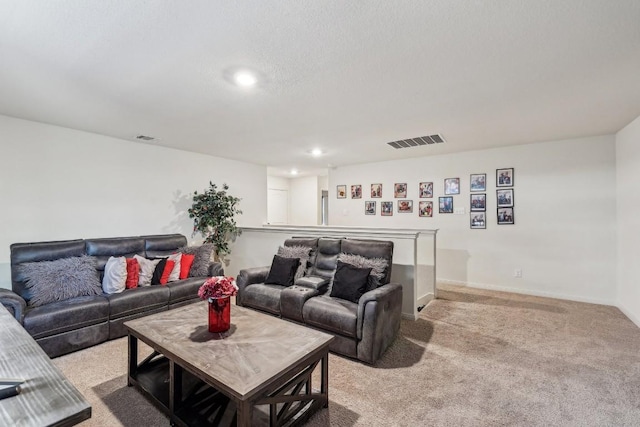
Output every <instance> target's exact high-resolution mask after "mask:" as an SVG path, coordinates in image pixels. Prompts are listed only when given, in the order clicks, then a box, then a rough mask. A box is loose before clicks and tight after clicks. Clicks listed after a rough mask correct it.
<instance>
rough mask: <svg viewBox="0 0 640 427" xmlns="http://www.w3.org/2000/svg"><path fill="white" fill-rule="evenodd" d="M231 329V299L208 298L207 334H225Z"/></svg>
mask: <svg viewBox="0 0 640 427" xmlns="http://www.w3.org/2000/svg"><path fill="white" fill-rule="evenodd" d="M230 327H231V297H220V298H209V332H225V331H228V330H229V328H230Z"/></svg>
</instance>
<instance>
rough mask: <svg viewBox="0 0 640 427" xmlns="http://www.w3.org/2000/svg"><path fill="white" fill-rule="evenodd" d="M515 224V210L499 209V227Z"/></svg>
mask: <svg viewBox="0 0 640 427" xmlns="http://www.w3.org/2000/svg"><path fill="white" fill-rule="evenodd" d="M503 224H515V221H514V219H513V208H498V225H503Z"/></svg>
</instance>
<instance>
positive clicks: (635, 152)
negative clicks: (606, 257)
mask: <svg viewBox="0 0 640 427" xmlns="http://www.w3.org/2000/svg"><path fill="white" fill-rule="evenodd" d="M616 171H617V179H616V183H617V193H618V197H617V209H616V211H617V214H618V292H617V297H618V307H620V309H621V310H622V311H624V313H625V314H626V315H627V316H628V317H629V318H630V319H631V320H633V321H634V322H635V323H636V325H638V326H640V281H639V278H640V190H638V188H639V186H640V117H638V118H637V119H636V120H635V121H633V122H632V123H631V124H629V125H628V126H626V127H625V128H624V129H622V130H621V131H620V132H618V134H617V135H616Z"/></svg>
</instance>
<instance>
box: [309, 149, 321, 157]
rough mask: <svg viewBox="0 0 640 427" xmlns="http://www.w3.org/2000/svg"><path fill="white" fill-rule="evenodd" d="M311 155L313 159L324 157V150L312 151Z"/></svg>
mask: <svg viewBox="0 0 640 427" xmlns="http://www.w3.org/2000/svg"><path fill="white" fill-rule="evenodd" d="M311 155H312V156H313V157H320V156H322V150H321V149H319V148H314V149H313V150H311Z"/></svg>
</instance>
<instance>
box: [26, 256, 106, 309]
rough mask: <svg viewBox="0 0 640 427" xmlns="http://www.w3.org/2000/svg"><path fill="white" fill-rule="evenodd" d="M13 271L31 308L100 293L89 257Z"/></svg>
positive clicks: (38, 263)
mask: <svg viewBox="0 0 640 427" xmlns="http://www.w3.org/2000/svg"><path fill="white" fill-rule="evenodd" d="M17 270H18V272H19V275H20V277H21V278H22V280H23V281H24V282H25V284H26V287H27V288H28V289H29V292H30V296H31V299H30V300H29V301H28V303H29V305H31V306H33V307H38V306H42V305H46V304H50V303H52V302H55V301H63V300H67V299H70V298H75V297H79V296H85V295H100V294H102V288H101V286H100V281H99V280H98V272H97V271H96V260H95V259H94V258H92V257H88V256H80V257H69V258H61V259H57V260H54V261H39V262H25V263H23V264H20V265H19V266H18V269H17Z"/></svg>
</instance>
